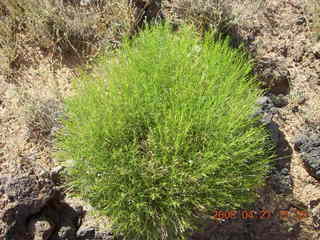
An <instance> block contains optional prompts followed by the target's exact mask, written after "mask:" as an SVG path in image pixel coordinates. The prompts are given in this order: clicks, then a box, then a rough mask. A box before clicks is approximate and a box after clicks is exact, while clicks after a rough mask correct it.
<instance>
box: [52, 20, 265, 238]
mask: <svg viewBox="0 0 320 240" xmlns="http://www.w3.org/2000/svg"><path fill="white" fill-rule="evenodd" d="M211 39H212V36H211V35H210V34H208V35H207V36H206V37H205V39H204V40H201V39H200V38H199V37H198V36H197V35H196V31H195V30H194V29H193V28H191V27H188V26H184V27H182V28H181V29H180V30H179V31H178V32H175V33H172V32H171V30H170V27H169V26H167V25H165V26H157V27H154V28H148V29H147V30H145V31H144V32H142V33H140V35H139V36H138V38H137V39H135V40H134V41H131V42H130V41H129V40H128V41H126V42H125V43H124V44H123V47H122V48H121V49H120V50H119V51H118V54H117V56H116V58H115V59H113V60H112V61H109V62H108V60H107V59H106V58H102V59H101V60H100V64H101V66H102V67H103V73H101V74H100V76H101V77H99V78H94V79H92V78H91V77H90V75H86V74H83V76H82V77H81V78H80V79H78V81H76V85H75V89H76V94H75V95H74V96H73V97H71V98H70V99H68V100H67V101H66V115H65V116H66V118H65V120H63V124H64V128H63V129H62V130H61V131H60V133H59V135H58V136H57V137H58V138H57V140H58V141H57V143H58V144H57V146H58V147H59V149H60V151H61V153H63V154H64V155H65V156H66V157H67V158H69V159H72V160H73V165H72V166H70V167H69V168H68V170H69V174H70V177H71V183H70V185H71V186H72V187H74V189H76V190H77V191H79V193H80V194H81V195H82V196H83V197H84V198H86V199H88V200H89V201H90V202H91V204H92V205H93V206H94V207H96V208H97V209H99V210H100V211H101V212H103V213H104V214H106V215H108V216H110V217H111V219H112V222H113V226H114V231H115V232H116V233H119V234H120V233H121V234H123V235H124V236H126V237H127V238H128V239H143V240H156V239H180V238H183V236H184V232H185V231H186V230H188V229H192V228H195V224H194V222H195V221H196V220H198V216H201V214H208V213H210V211H212V210H213V209H217V208H220V209H236V208H239V207H241V206H243V204H245V203H248V202H250V201H253V200H254V191H253V190H254V188H255V187H257V186H259V185H260V184H262V183H263V177H264V175H265V174H266V173H267V171H268V163H269V161H270V153H269V152H268V151H267V150H266V149H267V148H268V147H269V146H267V145H268V143H269V141H268V137H267V134H266V131H265V129H264V128H263V127H262V126H259V125H258V124H257V123H256V121H257V119H253V118H251V117H250V116H251V115H252V113H253V112H254V107H255V106H254V103H255V101H256V98H257V97H258V96H259V95H260V94H261V91H260V90H258V86H257V85H256V83H255V81H254V79H253V78H252V76H251V75H250V72H251V68H252V66H251V64H250V62H249V61H248V59H247V57H246V55H245V54H244V53H243V52H241V51H240V50H237V49H232V48H230V47H229V45H228V40H225V41H217V42H212V40H211ZM269 148H270V147H269Z"/></svg>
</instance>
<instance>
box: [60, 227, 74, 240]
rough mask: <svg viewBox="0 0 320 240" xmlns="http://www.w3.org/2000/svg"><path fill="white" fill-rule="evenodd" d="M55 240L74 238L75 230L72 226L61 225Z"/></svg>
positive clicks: (72, 239)
mask: <svg viewBox="0 0 320 240" xmlns="http://www.w3.org/2000/svg"><path fill="white" fill-rule="evenodd" d="M57 235H58V238H57V240H75V239H76V238H77V237H76V230H75V229H74V228H73V227H72V226H62V227H60V228H59V231H58V233H57Z"/></svg>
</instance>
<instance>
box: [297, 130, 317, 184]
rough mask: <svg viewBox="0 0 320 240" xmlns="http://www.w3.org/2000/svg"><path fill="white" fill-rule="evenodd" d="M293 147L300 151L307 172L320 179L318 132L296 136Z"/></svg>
mask: <svg viewBox="0 0 320 240" xmlns="http://www.w3.org/2000/svg"><path fill="white" fill-rule="evenodd" d="M294 149H295V150H296V151H298V152H300V153H301V158H302V160H303V163H304V166H305V167H306V169H307V170H308V172H309V174H310V175H311V176H313V177H314V178H316V179H318V180H320V134H317V133H311V134H310V133H309V134H308V133H307V134H304V135H301V136H299V137H297V138H296V140H295V142H294Z"/></svg>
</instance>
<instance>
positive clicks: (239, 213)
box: [210, 209, 309, 220]
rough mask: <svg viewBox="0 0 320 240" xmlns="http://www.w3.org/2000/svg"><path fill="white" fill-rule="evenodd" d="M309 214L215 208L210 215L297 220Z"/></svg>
mask: <svg viewBox="0 0 320 240" xmlns="http://www.w3.org/2000/svg"><path fill="white" fill-rule="evenodd" d="M308 216H309V214H308V212H307V211H304V210H298V209H296V210H293V211H292V210H291V211H289V210H279V211H278V212H277V213H273V212H271V211H269V210H258V211H257V210H231V211H222V210H214V211H213V215H212V216H211V217H210V218H211V219H213V220H222V219H225V220H227V219H244V220H246V219H247V220H249V219H271V218H272V217H279V218H280V219H281V220H288V219H289V217H290V218H292V217H293V218H295V219H297V220H302V219H304V218H307V217H308Z"/></svg>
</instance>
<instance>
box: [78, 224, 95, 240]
mask: <svg viewBox="0 0 320 240" xmlns="http://www.w3.org/2000/svg"><path fill="white" fill-rule="evenodd" d="M95 235H96V230H95V228H93V227H84V228H82V227H80V228H79V229H78V231H77V238H78V240H89V239H95Z"/></svg>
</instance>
